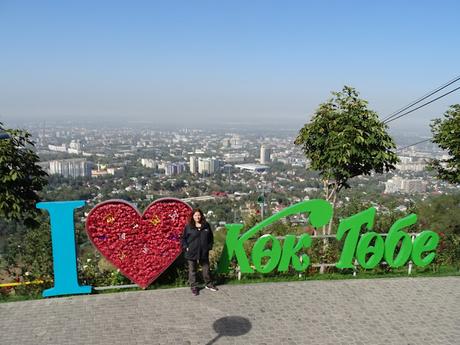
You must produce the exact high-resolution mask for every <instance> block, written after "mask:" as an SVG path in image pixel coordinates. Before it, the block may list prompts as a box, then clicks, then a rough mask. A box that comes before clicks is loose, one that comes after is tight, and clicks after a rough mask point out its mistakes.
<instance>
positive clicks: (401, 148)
mask: <svg viewBox="0 0 460 345" xmlns="http://www.w3.org/2000/svg"><path fill="white" fill-rule="evenodd" d="M431 139H433V138H429V139H425V140H422V141H419V142H417V143H414V144H410V145H407V146H404V147H400V148H399V149H397V150H396V152H398V151H402V150H404V149H407V148H408V147H411V146H415V145H418V144H421V143H426V142H427V141H431Z"/></svg>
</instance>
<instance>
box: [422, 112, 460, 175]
mask: <svg viewBox="0 0 460 345" xmlns="http://www.w3.org/2000/svg"><path fill="white" fill-rule="evenodd" d="M431 132H432V133H433V142H434V143H436V144H438V145H439V147H440V148H442V149H444V150H447V152H448V153H449V156H450V158H448V159H444V160H433V161H431V162H430V165H429V167H430V168H431V169H433V170H435V171H436V172H437V174H438V178H440V179H442V180H445V181H448V182H450V183H454V184H458V183H460V104H454V105H451V106H450V108H449V109H448V110H447V111H446V112H445V113H444V118H443V119H435V120H433V123H432V124H431Z"/></svg>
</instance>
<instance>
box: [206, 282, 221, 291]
mask: <svg viewBox="0 0 460 345" xmlns="http://www.w3.org/2000/svg"><path fill="white" fill-rule="evenodd" d="M205 289H208V290H211V291H218V290H219V289H218V288H217V287H216V286H214V285H213V284H208V285H206V286H205Z"/></svg>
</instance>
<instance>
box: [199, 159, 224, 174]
mask: <svg viewBox="0 0 460 345" xmlns="http://www.w3.org/2000/svg"><path fill="white" fill-rule="evenodd" d="M218 168H219V161H218V160H217V159H215V158H198V173H200V174H202V175H204V174H208V175H211V174H214V173H215V172H216V171H217V169H218Z"/></svg>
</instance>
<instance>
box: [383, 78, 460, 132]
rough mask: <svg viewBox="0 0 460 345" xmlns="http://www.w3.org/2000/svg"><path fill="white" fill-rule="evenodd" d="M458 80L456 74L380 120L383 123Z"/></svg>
mask: <svg viewBox="0 0 460 345" xmlns="http://www.w3.org/2000/svg"><path fill="white" fill-rule="evenodd" d="M459 80H460V76H457V77H455V78H454V79H452V80H449V81H448V82H447V83H445V84H444V85H441V86H439V87H438V88H436V89H434V90H433V91H430V92H429V93H427V94H426V95H424V96H422V97H420V98H419V99H417V100H415V101H413V102H411V103H409V104H408V105H406V106H405V107H402V108H401V109H399V110H396V111H395V112H394V113H392V114H390V115H389V116H387V117H386V118H384V119H383V120H382V121H383V122H384V123H385V122H388V121H389V120H390V119H391V118H393V117H395V116H397V115H398V114H401V113H402V112H403V111H405V110H407V109H409V108H411V107H413V106H414V105H416V104H418V103H420V102H421V101H423V100H425V99H427V98H428V97H430V96H432V95H434V94H435V93H437V92H439V91H441V90H442V89H445V88H446V87H448V86H449V85H452V84H453V83H455V82H457V81H459Z"/></svg>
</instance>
